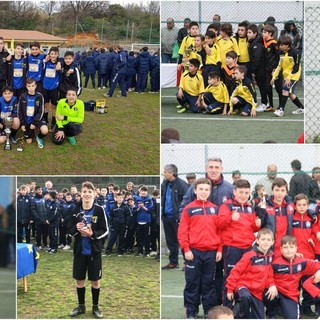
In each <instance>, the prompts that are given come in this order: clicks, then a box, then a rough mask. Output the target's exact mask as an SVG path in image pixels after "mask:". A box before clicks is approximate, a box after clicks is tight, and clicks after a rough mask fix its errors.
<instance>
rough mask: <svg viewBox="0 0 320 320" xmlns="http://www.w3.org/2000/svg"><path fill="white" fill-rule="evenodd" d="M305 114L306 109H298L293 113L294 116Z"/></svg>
mask: <svg viewBox="0 0 320 320" xmlns="http://www.w3.org/2000/svg"><path fill="white" fill-rule="evenodd" d="M303 113H304V109H301V108H299V109H297V110H296V111H292V114H303Z"/></svg>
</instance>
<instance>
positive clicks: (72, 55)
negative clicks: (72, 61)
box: [64, 51, 74, 58]
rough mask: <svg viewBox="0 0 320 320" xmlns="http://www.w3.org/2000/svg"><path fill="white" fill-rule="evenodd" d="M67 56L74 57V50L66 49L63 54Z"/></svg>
mask: <svg viewBox="0 0 320 320" xmlns="http://www.w3.org/2000/svg"><path fill="white" fill-rule="evenodd" d="M67 56H71V57H73V58H74V52H73V51H66V52H65V54H64V57H67Z"/></svg>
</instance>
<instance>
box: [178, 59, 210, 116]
mask: <svg viewBox="0 0 320 320" xmlns="http://www.w3.org/2000/svg"><path fill="white" fill-rule="evenodd" d="M199 67H200V62H199V60H197V59H190V61H189V69H188V70H187V71H185V72H184V73H183V74H182V75H181V80H180V85H179V90H178V93H177V100H178V102H179V104H180V105H179V106H178V107H177V109H179V110H178V113H184V112H186V111H188V109H189V108H190V110H191V112H194V113H198V112H200V106H201V102H200V101H201V94H202V93H203V92H204V83H203V78H202V75H201V74H198V73H197V71H198V69H199Z"/></svg>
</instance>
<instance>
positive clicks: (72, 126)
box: [52, 88, 84, 145]
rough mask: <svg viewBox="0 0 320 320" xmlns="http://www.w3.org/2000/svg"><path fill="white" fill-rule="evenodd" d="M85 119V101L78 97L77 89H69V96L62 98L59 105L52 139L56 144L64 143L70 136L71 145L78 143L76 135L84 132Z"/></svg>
mask: <svg viewBox="0 0 320 320" xmlns="http://www.w3.org/2000/svg"><path fill="white" fill-rule="evenodd" d="M83 121H84V103H83V101H82V100H80V99H77V91H76V89H75V88H74V89H72V88H69V89H68V90H67V98H66V99H61V100H59V102H58V105H57V111H56V126H55V127H54V128H53V133H52V140H53V142H54V143H55V144H59V145H60V144H62V143H63V141H64V140H65V139H66V138H68V141H69V142H70V144H71V145H75V144H76V143H77V141H76V138H75V137H74V136H76V135H78V134H79V133H81V132H82V123H83Z"/></svg>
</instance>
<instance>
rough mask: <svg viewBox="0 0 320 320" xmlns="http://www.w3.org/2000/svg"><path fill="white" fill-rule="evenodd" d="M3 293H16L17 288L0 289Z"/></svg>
mask: <svg viewBox="0 0 320 320" xmlns="http://www.w3.org/2000/svg"><path fill="white" fill-rule="evenodd" d="M1 293H16V289H14V290H0V294H1Z"/></svg>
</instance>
